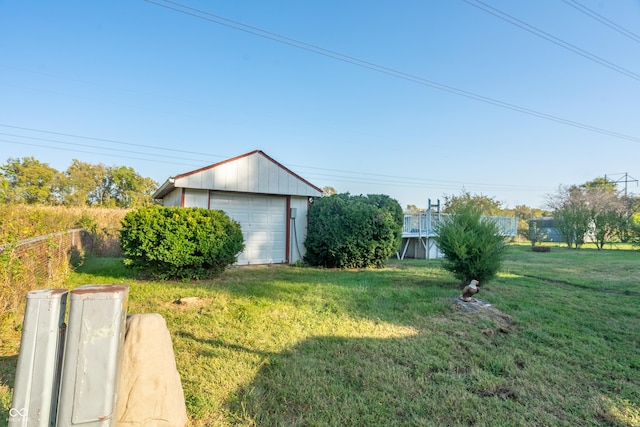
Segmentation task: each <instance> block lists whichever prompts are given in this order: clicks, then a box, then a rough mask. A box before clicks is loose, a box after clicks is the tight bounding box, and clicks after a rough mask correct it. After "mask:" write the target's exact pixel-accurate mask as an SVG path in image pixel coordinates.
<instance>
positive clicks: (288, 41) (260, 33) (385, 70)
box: [144, 0, 640, 142]
mask: <svg viewBox="0 0 640 427" xmlns="http://www.w3.org/2000/svg"><path fill="white" fill-rule="evenodd" d="M144 1H146V2H147V3H150V4H154V5H156V6H160V7H163V8H165V9H168V10H171V11H174V12H178V13H182V14H185V15H189V16H192V17H195V18H198V19H202V20H204V21H207V22H211V23H214V24H217V25H222V26H225V27H228V28H232V29H235V30H238V31H243V32H245V33H248V34H251V35H255V36H257V37H261V38H264V39H267V40H271V41H274V42H277V43H281V44H284V45H287V46H290V47H294V48H296V49H301V50H305V51H308V52H311V53H315V54H317V55H322V56H325V57H328V58H331V59H335V60H338V61H342V62H346V63H348V64H352V65H355V66H358V67H362V68H366V69H369V70H372V71H376V72H378V73H382V74H386V75H389V76H392V77H396V78H399V79H403V80H407V81H410V82H413V83H417V84H420V85H423V86H428V87H431V88H434V89H438V90H441V91H444V92H448V93H451V94H454V95H459V96H462V97H465V98H469V99H473V100H476V101H480V102H483V103H486V104H490V105H494V106H497V107H501V108H504V109H507V110H511V111H516V112H519V113H522V114H527V115H529V116H533V117H538V118H541V119H545V120H549V121H552V122H556V123H560V124H564V125H567V126H572V127H574V128H578V129H583V130H587V131H590V132H595V133H599V134H601V135H607V136H610V137H614V138H618V139H624V140H627V141H632V142H640V137H635V136H632V135H626V134H623V133H620V132H615V131H611V130H608V129H604V128H599V127H596V126H592V125H589V124H586V123H581V122H578V121H575V120H570V119H565V118H563V117H559V116H555V115H552V114H547V113H543V112H540V111H536V110H533V109H530V108H525V107H521V106H518V105H515V104H511V103H508V102H504V101H500V100H498V99H495V98H490V97H487V96H483V95H480V94H477V93H474V92H470V91H466V90H463V89H459V88H456V87H453V86H449V85H445V84H442V83H438V82H436V81H433V80H428V79H425V78H423V77H419V76H416V75H413V74H409V73H405V72H402V71H399V70H396V69H393V68H389V67H385V66H382V65H378V64H375V63H372V62H368V61H364V60H361V59H358V58H355V57H353V56H349V55H344V54H341V53H339V52H336V51H333V50H329V49H325V48H322V47H319V46H316V45H312V44H309V43H305V42H302V41H299V40H296V39H293V38H290V37H286V36H283V35H280V34H277V33H273V32H270V31H267V30H263V29H261V28H258V27H254V26H250V25H246V24H243V23H240V22H238V21H233V20H231V19H227V18H224V17H222V16H219V15H215V14H212V13H209V12H206V11H203V10H201V9H197V8H193V7H190V6H186V5H183V4H181V3H177V2H174V1H170V0H164V1H165V3H168V4H162V3H159V2H157V1H154V0H144ZM470 4H471V3H470ZM474 6H475V5H474ZM630 73H631V72H630ZM636 76H637V79H638V80H640V75H636Z"/></svg>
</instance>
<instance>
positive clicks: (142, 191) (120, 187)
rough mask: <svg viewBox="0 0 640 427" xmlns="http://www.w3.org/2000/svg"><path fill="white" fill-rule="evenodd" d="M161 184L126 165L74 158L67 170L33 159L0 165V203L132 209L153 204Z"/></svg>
mask: <svg viewBox="0 0 640 427" xmlns="http://www.w3.org/2000/svg"><path fill="white" fill-rule="evenodd" d="M157 188H158V183H157V182H155V181H154V180H153V179H151V178H145V177H142V176H140V175H139V174H137V173H136V171H135V170H134V169H133V168H131V167H127V166H106V165H103V164H91V163H87V162H82V161H80V160H77V159H73V161H72V162H71V165H70V166H69V167H68V168H67V169H66V170H65V171H62V172H61V171H58V170H57V169H55V168H53V167H51V166H49V164H47V163H43V162H41V161H39V160H37V159H35V158H34V157H23V158H9V159H8V160H7V161H6V163H4V164H2V165H0V203H4V204H8V203H24V204H40V205H51V206H58V205H59V206H100V207H120V208H132V207H136V206H147V205H151V204H153V199H152V197H151V196H152V195H153V192H154V191H155V190H156V189H157Z"/></svg>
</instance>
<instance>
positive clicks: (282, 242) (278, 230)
mask: <svg viewBox="0 0 640 427" xmlns="http://www.w3.org/2000/svg"><path fill="white" fill-rule="evenodd" d="M211 209H221V210H223V211H225V212H226V214H227V215H229V217H230V218H232V219H234V220H236V221H238V223H240V226H241V227H242V235H243V237H244V241H245V250H244V251H243V252H242V253H241V254H240V255H239V256H238V264H270V263H282V262H286V225H287V224H286V221H287V217H286V199H285V198H284V197H272V196H255V195H252V196H249V195H239V194H238V195H236V194H217V193H212V195H211Z"/></svg>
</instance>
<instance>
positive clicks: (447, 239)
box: [435, 203, 506, 283]
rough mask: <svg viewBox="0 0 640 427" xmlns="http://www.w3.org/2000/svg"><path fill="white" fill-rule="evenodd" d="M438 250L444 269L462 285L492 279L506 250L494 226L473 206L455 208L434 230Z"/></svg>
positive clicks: (493, 223)
mask: <svg viewBox="0 0 640 427" xmlns="http://www.w3.org/2000/svg"><path fill="white" fill-rule="evenodd" d="M435 228H436V233H437V236H436V237H435V240H436V242H437V243H438V247H439V248H440V250H441V251H442V253H443V254H444V268H445V269H446V270H448V271H450V272H451V273H453V275H454V276H455V277H456V278H457V279H460V281H461V282H462V283H469V281H471V280H472V279H476V280H478V281H480V283H482V282H483V281H487V280H490V279H492V278H493V277H495V275H496V274H497V272H498V270H499V269H500V266H501V264H502V259H503V255H504V251H505V248H506V241H505V238H504V237H503V236H502V234H501V233H500V229H499V228H498V226H497V224H496V223H495V222H494V221H492V220H491V219H489V218H486V217H483V216H482V210H481V209H480V208H479V207H478V206H476V205H474V204H473V203H467V204H464V205H461V206H459V207H457V208H456V209H455V210H453V211H452V212H451V215H450V216H447V217H444V218H443V219H442V220H441V221H440V222H439V223H438V224H437V226H436V227H435Z"/></svg>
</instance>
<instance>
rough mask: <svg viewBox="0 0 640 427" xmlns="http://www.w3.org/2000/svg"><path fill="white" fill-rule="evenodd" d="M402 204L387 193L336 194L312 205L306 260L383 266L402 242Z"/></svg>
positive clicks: (317, 263) (340, 265) (320, 263)
mask: <svg viewBox="0 0 640 427" xmlns="http://www.w3.org/2000/svg"><path fill="white" fill-rule="evenodd" d="M402 221H403V217H402V208H401V207H400V205H399V204H398V202H397V201H395V200H393V199H391V198H389V197H388V196H385V195H369V196H351V195H349V194H348V193H345V194H334V195H331V196H329V197H322V198H319V199H316V200H314V202H313V203H312V205H311V208H310V209H309V228H308V231H307V238H306V240H305V243H304V245H305V248H306V250H307V252H306V254H305V258H304V259H305V261H306V262H307V263H309V264H311V265H315V266H324V267H331V268H336V267H337V268H362V267H382V266H384V264H385V263H386V261H387V259H389V257H390V256H392V255H393V254H394V253H395V252H396V251H397V249H398V247H399V246H400V239H401V236H402Z"/></svg>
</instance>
